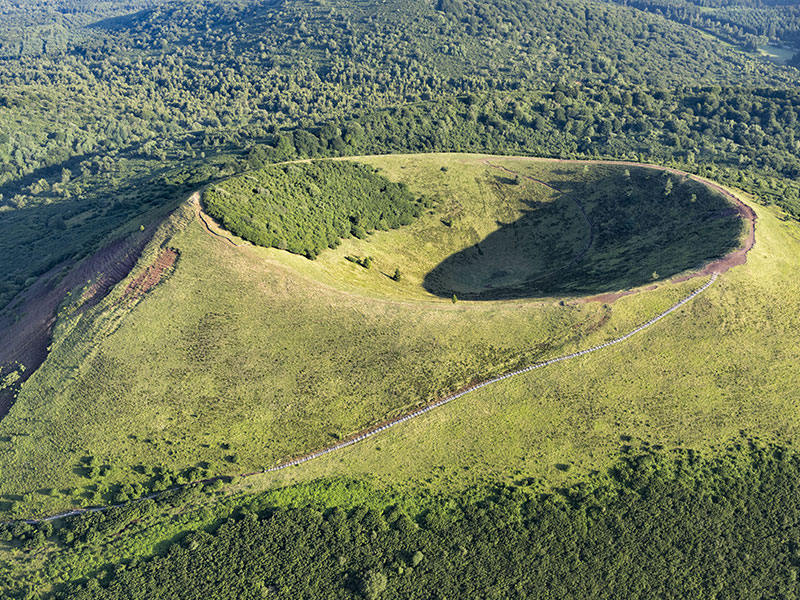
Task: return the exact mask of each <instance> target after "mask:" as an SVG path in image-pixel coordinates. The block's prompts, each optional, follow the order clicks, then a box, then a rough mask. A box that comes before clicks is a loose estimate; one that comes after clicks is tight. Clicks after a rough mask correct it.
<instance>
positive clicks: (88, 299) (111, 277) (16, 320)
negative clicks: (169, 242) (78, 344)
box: [0, 224, 156, 417]
mask: <svg viewBox="0 0 800 600" xmlns="http://www.w3.org/2000/svg"><path fill="white" fill-rule="evenodd" d="M155 228H156V224H154V225H151V226H150V227H148V228H146V229H145V230H143V231H139V232H136V233H134V234H131V235H128V236H126V237H124V238H121V239H118V240H116V241H113V242H111V243H110V244H108V245H107V246H105V247H104V248H102V249H100V250H99V251H97V252H95V253H94V254H92V255H91V256H88V257H86V258H85V259H83V260H82V261H80V262H77V263H76V262H74V261H73V262H65V263H62V264H60V265H57V266H56V267H53V268H52V269H51V270H50V271H48V272H47V273H45V274H44V275H42V276H41V277H39V279H38V280H37V281H36V282H35V283H34V284H33V285H32V286H30V287H29V288H28V289H26V290H24V291H22V292H20V293H19V294H18V295H17V296H16V297H14V298H13V299H12V300H11V302H10V303H9V304H8V306H7V307H6V309H5V310H3V311H2V313H0V340H2V342H0V368H2V373H8V372H9V371H12V370H14V369H16V368H17V366H18V365H24V366H25V371H24V372H23V373H22V377H21V379H20V380H19V381H18V385H19V384H21V383H23V382H24V381H25V380H26V379H28V378H29V377H30V376H31V375H32V374H33V373H34V371H36V369H38V368H39V365H41V364H42V363H43V362H44V360H45V358H47V352H48V350H47V347H48V345H49V343H50V336H51V333H52V327H53V323H54V322H55V320H56V310H57V309H58V306H59V305H60V304H61V303H62V302H63V301H64V299H65V298H66V297H67V295H68V294H69V293H70V292H71V291H72V290H75V289H76V288H80V287H82V286H85V285H86V283H87V282H90V281H91V282H93V283H92V284H91V285H90V286H89V287H88V288H87V289H86V291H85V292H84V294H83V296H82V300H83V304H82V306H81V310H85V309H86V308H88V307H90V306H94V305H95V304H97V303H98V302H100V300H101V299H102V298H103V297H104V296H105V295H106V294H107V293H108V292H109V291H110V290H111V288H112V287H113V286H114V285H116V284H117V283H119V282H120V281H122V280H123V279H124V278H125V277H127V276H128V273H130V271H131V269H132V268H133V266H134V265H135V264H136V261H137V260H139V257H140V256H141V254H142V251H143V250H144V247H145V246H146V245H147V242H148V241H149V240H150V239H151V238H152V235H153V232H154V231H155ZM64 273H65V274H64ZM15 397H16V390H15V389H5V390H0V417H2V416H4V415H6V414H7V413H8V411H9V409H10V408H11V405H12V404H13V403H14V398H15Z"/></svg>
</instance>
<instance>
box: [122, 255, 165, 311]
mask: <svg viewBox="0 0 800 600" xmlns="http://www.w3.org/2000/svg"><path fill="white" fill-rule="evenodd" d="M178 256H179V253H178V251H177V250H175V249H173V248H164V249H163V250H162V251H161V253H160V254H159V255H158V258H157V259H156V261H155V262H154V263H153V264H152V265H150V266H148V267H147V269H145V271H144V273H142V274H141V275H139V276H138V277H136V278H135V279H134V280H133V281H131V282H130V283H129V284H128V287H127V288H125V293H124V294H123V296H122V297H123V299H124V300H129V301H130V300H137V299H138V298H141V297H142V296H144V295H145V294H146V293H147V292H149V291H150V290H152V289H153V288H154V287H155V286H157V285H158V284H159V282H160V281H161V279H162V278H163V277H164V274H165V273H167V272H168V271H169V270H170V269H172V267H173V266H175V262H176V261H177V260H178Z"/></svg>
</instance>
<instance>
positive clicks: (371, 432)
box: [24, 273, 718, 523]
mask: <svg viewBox="0 0 800 600" xmlns="http://www.w3.org/2000/svg"><path fill="white" fill-rule="evenodd" d="M717 277H718V275H717V274H716V273H714V274H713V275H712V276H711V278H710V279H709V280H708V281H707V282H706V283H704V284H703V285H702V286H700V287H699V288H697V289H696V290H694V291H693V292H692V293H691V294H689V295H688V296H686V297H685V298H683V299H682V300H680V301H678V302H676V303H675V304H673V305H672V306H670V307H669V308H668V309H667V310H665V311H664V312H662V313H659V314H658V315H656V316H655V317H653V318H652V319H650V320H649V321H647V322H646V323H643V324H642V325H640V326H638V327H636V328H635V329H632V330H631V331H629V332H628V333H626V334H625V335H622V336H620V337H618V338H615V339H613V340H609V341H607V342H605V343H603V344H598V345H597V346H592V347H591V348H587V349H586V350H581V351H579V352H572V353H570V354H565V355H563V356H559V357H556V358H551V359H550V360H546V361H543V362H537V363H533V364H531V365H529V366H527V367H524V368H522V369H517V370H515V371H510V372H508V373H505V374H504V375H500V376H498V377H493V378H492V379H487V380H485V381H482V382H480V383H475V384H473V385H471V386H469V387H466V388H464V389H461V390H459V391H457V392H455V393H453V394H450V395H449V396H445V397H444V398H441V399H440V400H437V401H436V402H432V403H430V404H426V405H425V406H423V407H421V408H418V409H416V410H414V411H412V412H410V413H407V414H405V415H402V416H400V417H396V418H394V419H389V420H387V421H383V422H381V423H378V424H377V425H373V426H372V427H370V428H368V429H365V430H363V431H361V432H359V433H357V434H355V435H353V436H351V437H349V438H347V439H345V440H342V441H341V442H339V443H337V444H334V445H332V446H328V447H327V448H323V449H321V450H318V451H316V452H312V453H310V454H305V455H303V456H300V457H298V458H295V459H292V460H288V461H285V462H282V463H280V464H278V465H275V466H274V467H270V468H268V469H262V470H260V471H251V472H249V473H238V474H237V475H236V477H253V476H256V475H264V474H267V473H276V472H278V471H283V470H284V469H288V468H289V467H294V466H297V465H300V464H303V463H306V462H309V461H311V460H314V459H316V458H320V457H322V456H325V455H326V454H330V453H332V452H336V451H337V450H342V449H344V448H347V447H348V446H352V445H354V444H357V443H359V442H362V441H364V440H366V439H369V438H371V437H373V436H375V435H378V434H379V433H382V432H383V431H386V430H387V429H390V428H392V427H396V426H397V425H400V424H402V423H405V422H406V421H410V420H411V419H415V418H417V417H419V416H422V415H424V414H425V413H428V412H430V411H432V410H434V409H436V408H439V407H440V406H444V405H445V404H448V403H450V402H452V401H453V400H456V399H458V398H461V397H462V396H466V395H467V394H470V393H472V392H476V391H478V390H480V389H482V388H485V387H487V386H490V385H492V384H494V383H499V382H500V381H504V380H506V379H510V378H511V377H517V376H519V375H522V374H524V373H529V372H530V371H534V370H536V369H542V368H544V367H548V366H550V365H553V364H555V363H559V362H563V361H566V360H572V359H575V358H580V357H581V356H585V355H587V354H591V353H593V352H597V351H599V350H604V349H605V348H608V347H610V346H614V345H616V344H619V343H621V342H624V341H626V340H627V339H629V338H631V337H633V336H634V335H636V334H637V333H641V332H642V331H644V330H646V329H648V328H650V327H652V326H653V325H655V324H656V323H658V321H660V320H661V319H663V318H664V317H666V316H667V315H669V314H671V313H673V312H675V311H676V310H678V309H679V308H681V307H682V306H684V305H685V304H686V303H688V302H690V301H691V300H692V299H693V298H695V297H696V296H697V295H698V294H701V293H703V292H704V291H705V290H707V289H708V288H709V287H710V286H711V285H712V284H713V283H714V282H715V281H716V279H717ZM227 477H230V475H221V476H218V477H212V478H209V479H203V480H201V481H195V482H192V483H185V484H182V485H179V486H175V487H173V488H170V489H169V490H165V491H164V492H158V493H155V494H150V495H148V496H145V497H143V498H138V499H135V500H130V501H129V502H126V503H121V504H111V505H108V506H96V507H91V508H86V509H76V510H72V511H69V512H65V513H59V514H57V515H51V516H48V517H42V518H39V519H26V520H25V521H24V522H26V523H39V522H42V521H53V520H55V519H61V518H64V517H70V516H75V515H79V514H82V513H85V512H104V511H107V510H109V509H111V508H115V507H120V506H124V505H125V504H128V503H130V502H140V501H142V500H149V499H153V498H157V497H158V496H159V495H160V494H163V493H167V492H170V491H174V490H176V489H181V488H185V487H188V486H193V485H195V486H196V485H201V484H204V483H210V482H213V481H217V480H220V479H225V478H227Z"/></svg>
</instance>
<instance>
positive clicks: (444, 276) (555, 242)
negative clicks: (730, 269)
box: [423, 168, 743, 300]
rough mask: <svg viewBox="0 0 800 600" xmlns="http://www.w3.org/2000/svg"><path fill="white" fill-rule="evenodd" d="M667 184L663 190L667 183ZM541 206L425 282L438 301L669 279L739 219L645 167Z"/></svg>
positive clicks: (717, 199) (725, 243)
mask: <svg viewBox="0 0 800 600" xmlns="http://www.w3.org/2000/svg"><path fill="white" fill-rule="evenodd" d="M668 182H671V183H668ZM554 185H556V186H557V187H558V189H559V191H560V192H561V194H560V195H559V196H557V197H556V198H555V199H554V200H552V201H549V202H530V203H529V204H528V208H527V209H526V210H525V211H524V212H523V214H522V216H521V217H520V218H519V219H517V220H516V221H514V222H511V223H506V224H500V225H501V226H500V228H499V229H498V230H497V231H495V232H493V233H492V234H490V235H489V236H487V237H486V238H485V239H484V240H483V241H481V242H479V243H478V244H475V245H474V246H471V247H469V248H465V249H464V250H462V251H460V252H458V253H456V254H453V255H451V256H449V257H447V258H446V259H445V260H443V261H442V262H441V263H439V264H438V265H437V266H436V267H435V268H434V269H432V270H431V271H430V272H429V273H427V274H426V275H425V278H424V280H423V286H424V287H425V289H426V290H428V291H429V292H431V293H433V294H436V295H438V296H441V297H444V298H450V297H452V295H453V294H456V295H457V296H458V298H459V299H463V300H499V299H519V298H537V297H548V296H583V295H593V294H599V293H605V292H612V291H618V290H623V289H630V288H633V287H638V286H641V285H646V284H648V283H652V282H653V281H657V280H663V279H667V278H670V277H672V276H674V275H676V274H678V273H681V272H683V271H686V270H688V269H694V268H697V267H699V266H701V265H703V264H704V263H707V262H709V261H710V260H713V259H716V258H719V257H721V256H724V255H725V254H727V253H728V252H730V251H732V250H734V249H735V248H737V247H738V245H739V236H740V234H741V232H742V228H743V222H742V220H741V219H740V218H739V217H738V215H737V214H736V211H735V210H731V206H730V204H729V203H728V201H727V200H726V199H725V198H724V197H723V196H722V195H720V194H719V193H717V192H715V191H714V190H711V189H709V188H707V187H706V186H704V185H702V184H700V183H698V182H695V181H692V180H687V179H682V178H679V177H677V176H674V175H666V174H663V173H661V172H656V171H653V170H652V169H646V168H640V169H631V170H630V175H625V174H624V173H623V172H622V170H620V172H618V173H617V172H613V173H611V174H608V173H605V174H604V175H603V176H602V177H600V178H597V179H595V180H593V181H590V182H588V183H586V182H583V181H580V180H579V179H577V178H575V179H571V180H568V181H566V182H563V181H562V182H558V183H555V184H554Z"/></svg>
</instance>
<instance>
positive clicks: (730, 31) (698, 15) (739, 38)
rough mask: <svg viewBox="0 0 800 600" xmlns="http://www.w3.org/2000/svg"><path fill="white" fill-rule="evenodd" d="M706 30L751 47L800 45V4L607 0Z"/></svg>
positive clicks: (786, 0)
mask: <svg viewBox="0 0 800 600" xmlns="http://www.w3.org/2000/svg"><path fill="white" fill-rule="evenodd" d="M609 1H611V2H616V3H617V4H622V5H624V6H631V7H634V8H638V9H641V10H645V11H648V12H652V13H655V14H658V15H663V16H665V17H666V18H668V19H670V20H673V21H676V22H678V23H682V24H685V25H690V26H692V27H696V28H698V29H700V30H703V31H708V32H710V33H712V34H713V35H715V36H717V37H719V38H720V39H723V40H725V41H727V42H729V43H731V44H736V45H741V46H742V47H744V49H746V50H749V51H754V50H756V49H757V47H758V46H759V45H763V44H767V43H774V44H783V45H787V46H789V47H791V48H793V49H794V51H795V52H798V47H800V6H798V5H797V3H796V2H793V1H791V0H772V1H769V0H766V1H765V0H609Z"/></svg>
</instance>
